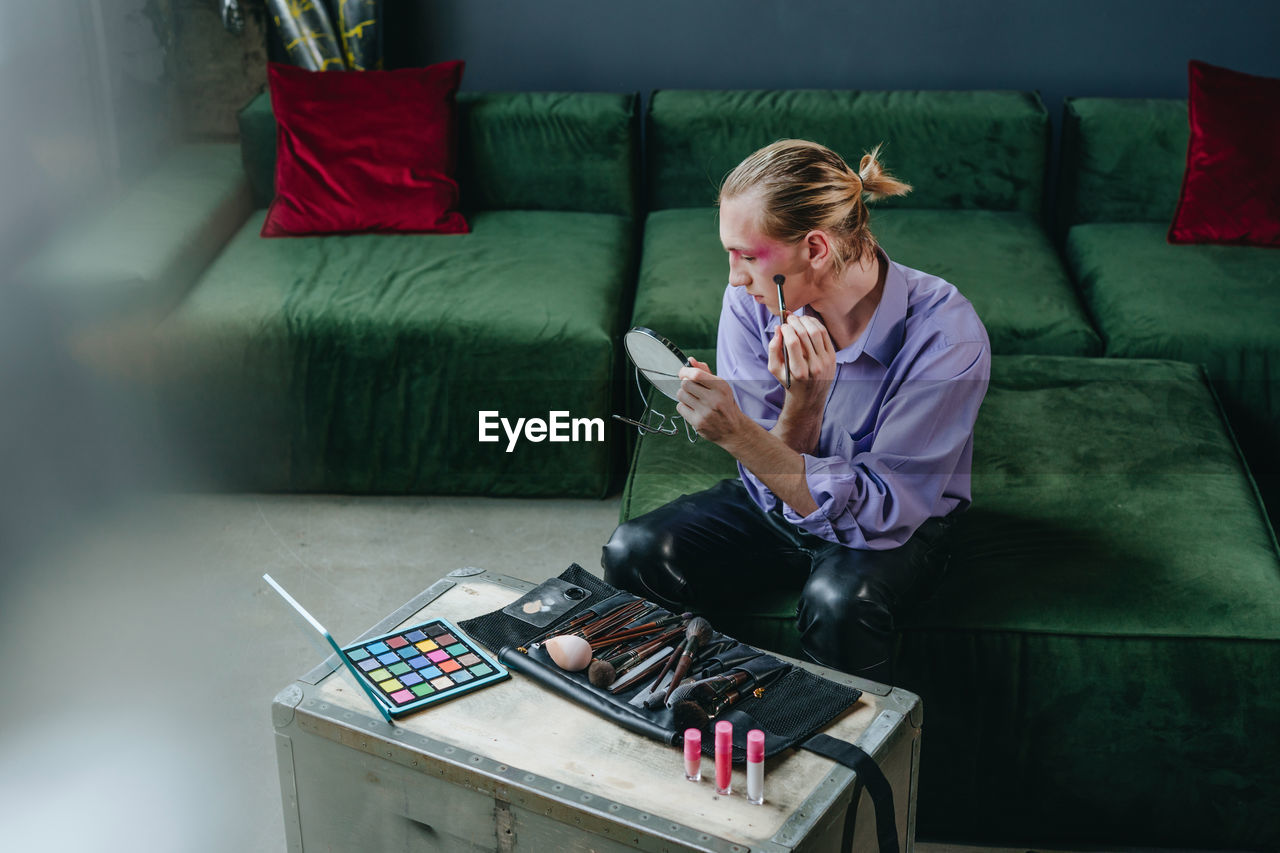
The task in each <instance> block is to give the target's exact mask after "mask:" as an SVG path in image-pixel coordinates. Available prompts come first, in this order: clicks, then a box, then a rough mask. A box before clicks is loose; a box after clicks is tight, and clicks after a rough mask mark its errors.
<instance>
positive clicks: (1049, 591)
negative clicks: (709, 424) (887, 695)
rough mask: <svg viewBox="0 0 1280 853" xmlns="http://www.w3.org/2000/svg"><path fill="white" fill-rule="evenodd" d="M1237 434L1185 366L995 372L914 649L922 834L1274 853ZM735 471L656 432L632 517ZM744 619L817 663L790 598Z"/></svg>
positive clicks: (629, 492)
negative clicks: (920, 722) (946, 562)
mask: <svg viewBox="0 0 1280 853" xmlns="http://www.w3.org/2000/svg"><path fill="white" fill-rule="evenodd" d="M700 357H701V356H700ZM1224 424H1225V421H1224V419H1223V418H1222V415H1221V412H1220V410H1219V407H1218V405H1217V402H1216V400H1215V398H1214V396H1213V394H1212V391H1211V390H1210V388H1209V386H1208V384H1207V383H1206V382H1205V379H1204V377H1203V375H1202V372H1201V370H1200V369H1199V368H1197V367H1195V366H1192V365H1187V364H1183V363H1178V362H1168V361H1155V360H1104V359H1085V358H1063V357H1054V356H1004V357H999V356H998V357H996V359H995V360H994V363H993V367H992V381H991V387H990V390H989V392H988V395H987V399H986V402H985V403H984V405H983V409H982V412H981V414H980V415H979V418H978V425H977V441H976V446H975V454H974V475H973V497H974V504H973V506H972V507H971V508H970V509H969V511H968V512H967V513H966V514H965V515H964V516H962V518H961V521H960V523H959V524H958V525H957V533H956V539H955V542H954V547H953V557H952V560H951V565H950V567H949V570H948V574H947V576H946V578H945V579H944V581H943V583H942V585H941V587H940V588H939V590H938V591H937V594H936V595H935V596H934V597H933V598H932V599H931V600H930V601H928V602H926V603H925V604H924V605H922V606H921V607H920V608H918V609H917V610H916V611H915V612H914V613H912V614H910V616H909V617H908V619H907V621H906V622H905V624H903V625H902V626H901V629H902V630H901V632H900V646H899V655H898V662H897V665H898V680H899V681H900V683H901V685H902V686H903V687H906V688H907V689H909V690H912V691H914V692H918V693H919V694H920V695H921V696H922V697H923V699H924V702H925V708H926V711H927V712H928V713H927V716H926V732H927V736H926V738H925V748H924V750H923V752H922V764H921V780H920V807H919V829H920V833H921V836H922V837H932V838H944V839H947V840H972V841H984V842H992V843H1010V844H1012V843H1027V842H1028V841H1031V840H1034V841H1035V842H1036V843H1049V842H1060V843H1070V844H1117V843H1122V844H1135V845H1137V844H1141V845H1153V846H1169V847H1224V846H1225V847H1241V848H1259V847H1275V846H1276V845H1277V844H1280V812H1278V811H1277V809H1276V808H1275V804H1276V803H1277V802H1280V766H1277V763H1276V761H1275V760H1274V759H1275V757H1276V756H1277V755H1280V681H1278V680H1277V678H1276V673H1278V672H1280V554H1278V552H1277V547H1276V542H1275V538H1274V535H1273V533H1272V531H1271V528H1270V526H1269V525H1268V522H1267V519H1266V515H1265V513H1264V512H1263V511H1262V509H1261V506H1260V504H1259V501H1258V498H1257V494H1256V490H1255V489H1254V487H1253V484H1252V481H1251V479H1250V477H1249V473H1248V470H1247V468H1246V467H1245V466H1244V464H1243V462H1242V461H1241V457H1240V455H1239V453H1238V450H1237V448H1236V446H1235V443H1234V440H1233V438H1232V437H1231V434H1230V432H1229V431H1228V429H1227V428H1226V427H1225V425H1224ZM734 475H735V467H734V464H733V461H732V459H731V458H730V457H729V456H728V455H727V454H725V453H724V452H722V451H720V450H719V448H717V447H715V446H714V445H712V444H710V443H707V442H699V443H698V444H696V445H690V444H689V443H688V442H687V441H685V440H684V439H683V438H677V437H661V436H659V437H645V438H643V439H642V440H641V441H640V442H639V443H638V446H637V448H636V451H635V454H634V457H633V460H632V468H631V472H630V476H629V479H628V483H627V489H626V492H625V494H624V500H623V509H622V514H623V517H624V519H625V518H630V517H633V516H635V515H639V514H641V513H643V512H646V511H647V510H649V509H652V508H654V507H656V506H659V505H661V504H662V503H664V502H666V501H668V500H670V499H672V498H674V497H676V496H678V495H679V494H681V493H682V492H688V491H694V490H697V489H701V488H705V487H706V486H709V485H711V484H712V483H714V482H715V481H716V480H717V479H719V478H721V477H727V476H734ZM744 610H745V611H746V612H736V613H730V612H725V613H712V614H708V615H709V617H710V618H711V619H712V621H713V623H714V624H716V626H717V627H718V628H720V629H722V630H725V631H728V632H729V633H731V634H734V635H736V636H740V637H742V638H743V639H745V640H747V641H749V642H754V643H757V644H759V645H764V646H766V647H769V648H773V649H776V650H778V651H782V652H784V653H789V654H799V653H800V646H799V637H798V635H797V634H796V632H795V630H794V626H793V616H794V612H795V598H794V597H791V598H785V599H778V598H775V599H774V600H762V601H760V602H758V603H757V605H756V606H755V607H751V608H745V609H744Z"/></svg>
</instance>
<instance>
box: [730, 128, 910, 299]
mask: <svg viewBox="0 0 1280 853" xmlns="http://www.w3.org/2000/svg"><path fill="white" fill-rule="evenodd" d="M880 148H881V146H880V145H877V146H876V147H875V148H873V149H872V150H871V151H870V152H868V153H867V154H865V155H863V157H862V162H861V163H859V164H858V170H857V171H856V172H855V171H854V170H853V169H851V168H849V164H847V163H846V162H845V161H844V159H843V158H842V157H841V156H840V155H839V154H837V153H836V152H834V151H832V150H831V149H830V148H827V147H826V146H824V145H819V144H818V143H816V142H808V141H806V140H803V139H783V140H780V141H778V142H775V143H773V144H772V145H767V146H765V147H764V148H761V149H760V150H759V151H757V152H755V153H754V154H752V155H751V156H750V157H748V158H747V159H745V160H743V161H742V162H741V163H739V164H738V167H737V168H736V169H734V170H733V171H732V172H730V173H729V176H728V177H727V178H725V180H724V183H723V184H722V185H721V187H720V201H721V202H723V201H724V200H725V199H728V198H737V197H741V196H747V195H751V194H758V195H759V196H760V198H761V200H762V202H763V217H762V218H763V221H762V222H761V229H762V230H763V231H764V234H765V236H767V237H769V238H771V239H774V240H780V241H782V242H788V243H790V242H795V241H797V240H800V239H801V238H803V237H804V235H805V234H808V233H809V232H810V231H813V230H814V229H818V228H820V229H822V230H823V231H826V232H827V233H828V234H830V235H831V236H832V237H833V239H834V242H835V246H834V247H833V249H834V256H833V262H834V265H835V270H836V273H837V274H838V273H840V272H841V271H842V270H843V269H844V268H845V266H846V265H847V264H850V263H858V262H859V261H861V260H862V259H863V258H864V257H866V256H868V255H871V254H874V252H875V250H876V247H877V245H878V244H877V243H876V239H875V237H873V236H872V235H871V229H870V227H869V224H868V223H869V219H870V212H869V211H868V210H867V202H868V201H875V200H877V199H881V198H884V197H886V196H895V195H906V194H907V193H909V192H911V187H910V186H909V185H908V184H904V183H903V182H902V181H899V180H898V179H897V178H895V177H893V176H892V175H890V174H889V173H888V172H886V171H885V170H884V168H883V167H882V166H881V165H880V160H879V155H880Z"/></svg>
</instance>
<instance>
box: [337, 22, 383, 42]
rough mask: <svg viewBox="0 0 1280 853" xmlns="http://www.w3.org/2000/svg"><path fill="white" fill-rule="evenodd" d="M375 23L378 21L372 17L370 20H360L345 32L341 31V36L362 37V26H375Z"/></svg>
mask: <svg viewBox="0 0 1280 853" xmlns="http://www.w3.org/2000/svg"><path fill="white" fill-rule="evenodd" d="M377 25H378V22H377V21H375V20H373V19H370V20H368V21H361V22H360V23H358V24H356V25H355V26H354V27H352V28H351V29H349V30H346V31H345V32H343V34H342V37H343V38H352V37H355V38H364V28H365V27H376V26H377Z"/></svg>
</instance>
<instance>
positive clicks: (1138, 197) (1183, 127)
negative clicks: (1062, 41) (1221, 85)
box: [1059, 98, 1190, 226]
mask: <svg viewBox="0 0 1280 853" xmlns="http://www.w3.org/2000/svg"><path fill="white" fill-rule="evenodd" d="M1189 136H1190V130H1189V128H1188V124H1187V102H1186V101H1185V100H1172V99H1164V98H1068V99H1067V100H1066V103H1065V104H1064V106H1063V121H1062V180H1061V186H1062V190H1061V192H1060V194H1059V210H1060V213H1061V215H1060V217H1059V218H1060V220H1061V221H1062V222H1063V223H1066V224H1068V225H1074V224H1077V223H1082V222H1163V223H1164V224H1165V225H1166V226H1168V224H1169V222H1170V221H1171V220H1172V219H1173V210H1174V208H1175V207H1176V206H1177V204H1178V195H1179V193H1180V192H1181V191H1182V173H1183V172H1184V171H1185V170H1186V165H1187V139H1188V137H1189Z"/></svg>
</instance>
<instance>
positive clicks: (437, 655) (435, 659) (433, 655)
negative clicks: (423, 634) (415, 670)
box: [427, 649, 449, 663]
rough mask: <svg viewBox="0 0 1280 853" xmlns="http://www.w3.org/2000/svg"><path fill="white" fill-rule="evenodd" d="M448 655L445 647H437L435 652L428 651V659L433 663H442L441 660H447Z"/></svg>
mask: <svg viewBox="0 0 1280 853" xmlns="http://www.w3.org/2000/svg"><path fill="white" fill-rule="evenodd" d="M448 657H449V653H448V652H446V651H445V650H444V649H436V650H435V651H434V652H427V660H429V661H431V662H432V663H440V661H442V660H445V659H446V658H448Z"/></svg>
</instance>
